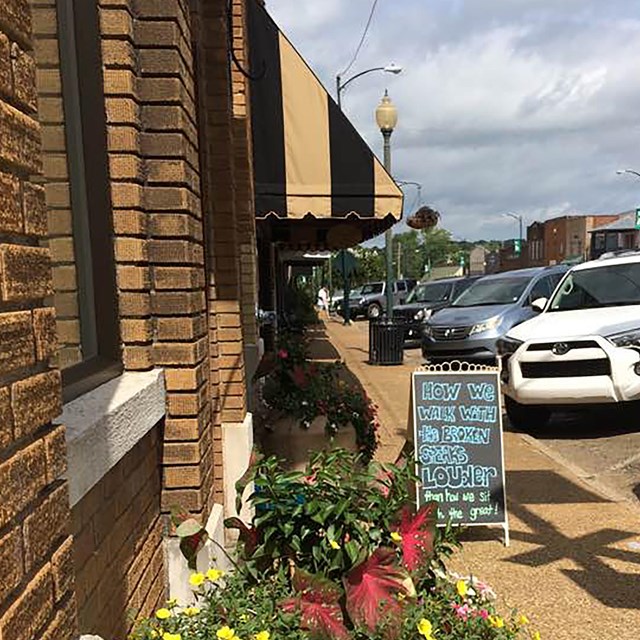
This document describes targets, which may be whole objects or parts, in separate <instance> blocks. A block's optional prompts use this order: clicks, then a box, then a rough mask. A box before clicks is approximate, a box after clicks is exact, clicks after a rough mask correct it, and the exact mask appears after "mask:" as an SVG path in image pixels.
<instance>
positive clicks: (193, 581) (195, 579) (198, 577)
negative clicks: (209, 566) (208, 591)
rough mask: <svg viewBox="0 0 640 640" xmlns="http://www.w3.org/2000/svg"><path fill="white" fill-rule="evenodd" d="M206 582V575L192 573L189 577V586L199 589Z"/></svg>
mask: <svg viewBox="0 0 640 640" xmlns="http://www.w3.org/2000/svg"><path fill="white" fill-rule="evenodd" d="M204 581H205V577H204V573H192V574H191V575H190V576H189V584H190V585H191V586H192V587H199V586H200V585H201V584H202V583H203V582H204Z"/></svg>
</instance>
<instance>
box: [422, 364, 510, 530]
mask: <svg viewBox="0 0 640 640" xmlns="http://www.w3.org/2000/svg"><path fill="white" fill-rule="evenodd" d="M412 421H413V441H414V449H415V456H416V467H417V475H418V478H419V483H418V486H417V501H418V506H420V505H422V504H425V503H427V502H430V501H432V500H435V501H436V502H437V503H438V524H445V523H447V522H450V523H451V524H464V525H481V524H482V525H488V524H500V525H502V526H503V527H504V528H505V542H507V541H508V530H507V526H506V525H507V514H506V509H505V489H504V460H503V453H502V411H501V407H500V382H499V371H498V370H497V369H493V368H492V369H489V368H487V367H478V368H474V367H473V366H469V367H468V368H467V369H466V370H458V371H443V370H441V369H440V368H438V367H427V368H425V369H424V370H420V371H415V372H414V373H413V379H412Z"/></svg>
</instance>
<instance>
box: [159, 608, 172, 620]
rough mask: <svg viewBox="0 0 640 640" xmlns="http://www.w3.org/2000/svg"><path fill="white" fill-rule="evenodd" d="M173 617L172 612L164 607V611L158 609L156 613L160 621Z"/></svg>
mask: <svg viewBox="0 0 640 640" xmlns="http://www.w3.org/2000/svg"><path fill="white" fill-rule="evenodd" d="M170 617H171V611H169V609H165V608H164V607H163V608H162V609H158V610H157V611H156V618H158V620H166V619H167V618H170Z"/></svg>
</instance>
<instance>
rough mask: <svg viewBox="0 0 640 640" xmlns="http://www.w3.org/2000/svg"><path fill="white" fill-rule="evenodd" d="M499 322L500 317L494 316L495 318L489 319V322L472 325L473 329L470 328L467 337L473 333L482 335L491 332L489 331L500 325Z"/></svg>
mask: <svg viewBox="0 0 640 640" xmlns="http://www.w3.org/2000/svg"><path fill="white" fill-rule="evenodd" d="M500 320H501V318H500V316H496V317H495V318H490V319H489V320H485V321H484V322H480V323H478V324H474V325H473V327H471V331H470V332H469V335H470V336H472V335H473V334H474V333H484V332H485V331H491V329H495V328H496V327H497V326H498V325H499V324H500Z"/></svg>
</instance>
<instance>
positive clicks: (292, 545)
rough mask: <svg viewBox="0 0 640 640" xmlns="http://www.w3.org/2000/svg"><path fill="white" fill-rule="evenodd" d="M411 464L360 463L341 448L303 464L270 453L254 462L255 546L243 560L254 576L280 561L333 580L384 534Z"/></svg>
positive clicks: (386, 539)
mask: <svg viewBox="0 0 640 640" xmlns="http://www.w3.org/2000/svg"><path fill="white" fill-rule="evenodd" d="M411 467H412V465H403V466H395V465H381V464H379V463H375V462H370V463H368V464H365V463H364V461H363V458H362V456H359V455H357V454H355V453H353V452H349V451H346V450H344V449H336V450H333V451H329V452H319V453H316V454H314V455H313V456H312V458H311V460H310V461H309V463H308V465H307V467H306V470H305V471H304V472H301V471H289V472H286V471H283V470H282V469H281V467H280V464H279V462H278V460H277V459H275V458H273V457H272V458H267V459H265V460H262V461H261V462H259V463H258V464H257V465H256V468H255V475H254V483H255V492H254V494H253V495H252V496H251V498H250V502H251V504H252V506H253V507H254V508H255V517H254V519H253V523H252V524H253V526H254V527H255V529H257V530H258V531H259V534H260V535H259V545H258V547H257V548H256V549H255V551H254V553H253V554H252V555H251V556H250V557H245V558H244V559H245V561H246V562H247V564H248V565H249V566H250V568H251V571H252V573H253V575H258V574H261V573H263V572H265V571H274V570H277V569H278V568H279V567H280V566H281V563H282V562H283V561H285V560H286V562H293V563H294V564H295V565H296V566H297V567H300V568H301V569H304V570H306V571H309V572H311V573H321V574H323V575H325V576H327V577H329V578H333V579H340V577H341V576H342V575H344V574H345V572H347V571H349V570H350V569H351V568H353V567H354V566H355V565H356V564H358V563H359V562H362V561H363V560H364V559H365V558H366V557H368V556H369V555H370V554H371V553H373V551H374V550H375V549H377V548H378V547H379V546H380V545H381V544H393V541H392V539H391V538H390V531H391V529H392V526H393V523H394V519H395V518H396V516H397V514H398V512H399V511H400V509H401V508H402V506H403V505H404V504H406V503H407V501H408V499H409V494H408V490H409V486H410V484H411V482H412V479H413V471H412V468H411Z"/></svg>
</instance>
